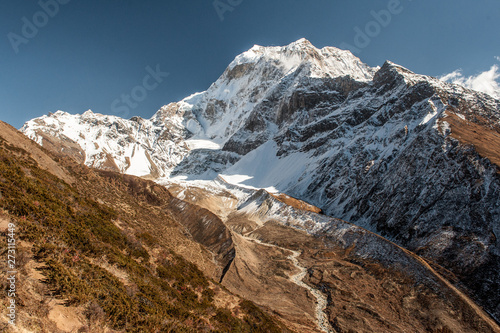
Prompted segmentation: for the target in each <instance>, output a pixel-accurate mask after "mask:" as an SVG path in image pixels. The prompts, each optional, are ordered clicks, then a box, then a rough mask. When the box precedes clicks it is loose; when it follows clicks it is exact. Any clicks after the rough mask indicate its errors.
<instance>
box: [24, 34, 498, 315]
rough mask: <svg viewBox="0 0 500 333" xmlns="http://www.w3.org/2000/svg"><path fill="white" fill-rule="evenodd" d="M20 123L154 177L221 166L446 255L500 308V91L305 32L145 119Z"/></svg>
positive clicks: (474, 292) (469, 285)
mask: <svg viewBox="0 0 500 333" xmlns="http://www.w3.org/2000/svg"><path fill="white" fill-rule="evenodd" d="M22 131H23V132H24V133H25V134H26V135H27V136H29V137H30V138H32V139H34V140H35V141H37V142H38V143H40V144H42V145H43V146H44V147H46V148H47V149H51V150H54V151H58V152H59V153H61V152H62V153H64V154H67V155H69V156H71V157H72V158H74V159H75V160H77V161H82V160H84V163H85V164H86V165H88V166H93V167H97V168H101V169H108V170H115V171H119V172H122V173H126V174H132V175H136V176H142V177H147V178H150V179H154V180H156V181H157V182H158V183H164V182H166V181H171V180H172V178H174V177H175V178H174V179H188V180H200V179H202V180H211V179H215V178H216V177H217V175H219V174H220V175H222V177H223V178H224V179H225V180H226V181H228V182H230V183H233V184H236V185H240V186H252V187H255V188H274V190H277V191H279V192H282V193H286V194H288V195H290V196H292V197H294V198H297V199H301V200H304V201H306V202H309V203H311V204H313V205H314V206H316V207H319V209H321V210H322V211H323V212H324V213H326V214H327V215H330V216H333V217H336V218H341V219H343V220H346V221H349V222H352V223H354V224H357V225H359V226H362V227H365V228H367V229H369V230H371V231H374V232H377V233H379V234H380V235H383V236H385V237H387V238H389V239H391V240H392V241H394V242H396V243H397V244H398V245H400V246H403V247H405V248H407V249H409V250H411V251H414V252H416V253H417V254H419V255H421V256H423V257H425V258H427V259H429V260H431V261H432V262H435V263H436V264H438V265H442V266H443V267H445V268H446V269H448V270H449V271H450V272H451V274H453V275H454V278H455V279H456V281H458V282H459V283H460V286H461V288H463V290H465V291H466V292H467V293H468V294H469V295H471V296H472V297H473V298H474V299H475V300H476V301H477V302H478V303H479V304H481V306H483V307H484V308H485V309H486V310H487V311H488V312H489V313H490V314H491V315H493V316H494V317H495V318H496V319H497V320H499V318H500V308H499V304H500V294H499V293H498V292H494V291H496V290H498V289H500V286H499V285H498V281H499V280H500V276H499V274H500V273H499V272H500V245H499V243H498V241H497V237H498V235H499V234H500V222H499V221H500V195H499V194H500V174H499V170H500V167H499V163H500V162H499V161H500V160H499V156H498V151H500V146H499V144H500V101H499V100H496V99H494V98H492V97H490V96H489V95H485V94H482V93H478V92H475V91H471V90H467V89H465V88H463V87H461V86H456V85H451V84H447V83H444V82H441V81H439V80H437V79H435V78H432V77H428V76H423V75H418V74H414V73H412V72H411V71H409V70H408V69H405V68H403V67H401V66H398V65H396V64H394V63H391V62H386V63H385V64H383V66H382V67H380V68H371V67H369V66H367V65H365V64H363V63H362V62H361V61H360V60H359V59H358V58H356V57H354V56H353V55H352V54H351V53H350V52H348V51H342V50H339V49H336V48H323V49H317V48H315V47H314V46H312V45H311V44H310V43H309V42H308V41H306V40H299V41H297V42H295V43H292V44H290V45H288V46H285V47H260V46H255V47H253V48H252V49H251V50H249V51H247V52H245V53H243V54H242V55H240V56H238V57H236V59H235V60H234V61H233V62H232V63H231V64H230V65H229V66H228V68H227V69H226V71H225V72H224V73H223V74H222V75H221V77H220V78H219V79H218V80H217V81H216V82H215V83H214V84H212V85H211V86H210V87H209V89H208V90H207V91H205V92H202V93H198V94H195V95H192V96H190V97H188V98H186V99H184V100H182V101H180V102H178V103H172V104H170V105H167V106H165V107H163V108H162V109H161V110H159V111H158V112H157V113H156V114H155V115H154V116H153V117H152V118H151V119H149V120H145V119H140V118H132V119H130V120H124V119H120V118H117V117H113V116H104V115H99V114H94V113H92V112H90V111H88V112H85V113H84V114H83V115H69V114H67V113H64V112H57V113H55V114H52V115H49V116H45V117H41V118H38V119H34V120H32V121H30V122H28V123H26V124H25V126H24V127H23V128H22ZM82 156H84V158H83V157H82ZM334 225H335V224H334V223H330V224H329V223H325V224H318V223H315V222H313V223H312V224H310V225H307V226H306V227H304V228H303V229H304V230H306V231H308V232H309V233H313V234H316V235H318V234H322V233H324V232H333V231H332V229H331V228H332V226H334ZM458 282H457V283H458Z"/></svg>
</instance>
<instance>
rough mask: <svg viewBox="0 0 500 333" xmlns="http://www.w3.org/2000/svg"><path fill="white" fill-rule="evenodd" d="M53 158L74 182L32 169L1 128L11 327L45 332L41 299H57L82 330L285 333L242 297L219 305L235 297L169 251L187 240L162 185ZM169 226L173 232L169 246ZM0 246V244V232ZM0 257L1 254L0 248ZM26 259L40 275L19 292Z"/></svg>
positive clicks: (0, 187)
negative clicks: (14, 317)
mask: <svg viewBox="0 0 500 333" xmlns="http://www.w3.org/2000/svg"><path fill="white" fill-rule="evenodd" d="M19 135H21V134H19ZM45 153H46V154H49V153H48V152H45ZM55 159H56V160H57V158H55ZM58 162H59V163H60V164H62V165H65V167H66V170H67V171H68V173H69V174H70V175H71V177H73V178H74V179H75V183H74V184H68V183H66V182H65V181H63V180H61V179H60V178H57V177H56V176H54V175H53V174H51V173H49V172H48V171H45V170H43V169H42V168H40V166H39V165H38V163H37V161H36V160H35V159H34V157H33V156H32V155H31V154H30V153H29V152H28V151H26V150H24V149H22V148H19V147H16V146H14V145H11V144H10V142H8V141H6V140H5V139H4V138H3V137H2V135H1V134H0V193H1V195H0V208H1V209H2V213H1V215H2V218H3V219H8V220H9V221H10V222H13V223H14V224H16V226H17V230H16V233H17V234H16V237H17V242H18V244H20V245H19V247H18V253H17V265H18V267H17V269H18V270H19V275H18V280H19V286H18V289H19V293H18V295H17V304H18V325H22V326H23V327H25V328H26V329H30V330H34V331H40V332H43V331H46V332H50V331H53V329H54V327H53V325H52V324H51V323H50V322H49V321H48V320H47V313H48V312H49V311H50V307H49V305H48V303H49V301H48V299H49V298H50V299H52V298H56V299H58V300H59V301H60V302H63V303H64V304H65V305H67V306H70V307H71V308H74V309H77V310H76V311H77V312H78V316H79V318H80V320H81V322H82V326H81V327H80V330H81V331H92V332H95V331H99V330H101V331H105V330H117V331H126V332H281V331H283V330H285V329H284V327H283V326H282V325H281V324H280V323H279V322H277V321H276V319H275V318H274V317H272V316H270V315H269V314H267V313H265V312H263V311H262V310H261V309H260V308H259V307H257V306H256V305H254V304H253V303H251V302H249V301H245V300H240V299H238V301H237V302H236V304H232V306H231V307H221V306H218V305H219V304H220V303H221V302H219V301H218V299H220V298H223V297H234V296H231V295H229V293H228V292H227V291H225V290H224V289H223V288H222V287H220V286H219V285H218V284H217V283H215V282H214V281H213V280H211V279H210V278H208V277H206V276H205V275H204V274H203V272H202V271H200V270H199V269H198V267H197V265H195V264H193V263H192V262H189V261H188V260H186V259H185V256H181V255H179V254H177V253H176V251H175V249H176V246H179V244H180V243H183V244H184V245H185V246H184V251H186V249H185V247H186V245H191V246H195V245H194V244H195V243H194V242H192V241H191V240H189V237H188V235H184V236H185V238H186V239H185V240H183V239H181V238H182V233H180V232H179V230H182V228H180V227H179V225H178V224H177V222H176V221H175V219H174V217H173V215H172V214H170V213H169V212H168V210H166V209H165V208H164V204H166V203H168V200H169V194H168V192H167V193H165V192H166V190H165V189H159V188H158V187H154V185H152V184H151V183H149V182H147V181H144V180H141V179H138V178H131V177H124V176H121V175H116V174H111V173H102V172H98V171H94V170H90V169H87V168H86V167H84V166H79V165H76V164H72V162H70V161H62V160H58ZM97 192H100V193H97ZM156 192H160V193H159V194H158V193H156ZM141 203H142V204H141ZM149 206H151V207H152V210H151V216H148V209H147V208H148V207H149ZM153 208H154V209H153ZM141 222H144V223H141ZM169 228H170V229H169ZM168 231H172V238H173V240H172V244H171V246H169V239H168V238H169V234H168ZM175 233H176V234H175ZM1 243H2V249H6V237H5V236H2V237H1ZM192 251H194V252H196V251H198V252H199V253H201V254H200V256H202V255H203V251H205V250H203V249H200V248H199V246H198V248H196V249H192ZM1 255H2V257H6V251H5V250H4V251H3V252H2V254H1ZM30 262H35V263H36V264H37V267H39V271H41V273H42V276H43V279H41V280H40V284H41V286H38V287H36V288H35V287H32V286H31V287H29V288H28V286H27V285H25V286H24V287H26V289H25V290H23V280H24V281H28V280H29V269H28V266H27V265H28V263H30ZM2 271H3V272H4V271H6V269H3V268H2ZM3 281H5V277H2V282H3ZM28 289H29V290H28ZM35 296H36V297H35ZM35 298H37V299H38V298H39V299H40V300H41V301H37V302H35V300H34V299H35ZM5 302H6V301H2V303H4V304H2V307H3V305H5V304H6V303H5ZM233 303H234V302H233ZM2 320H3V319H2ZM0 325H1V324H0ZM3 325H4V327H3V328H5V327H7V325H6V324H3ZM51 325H52V326H51ZM0 328H1V327H0Z"/></svg>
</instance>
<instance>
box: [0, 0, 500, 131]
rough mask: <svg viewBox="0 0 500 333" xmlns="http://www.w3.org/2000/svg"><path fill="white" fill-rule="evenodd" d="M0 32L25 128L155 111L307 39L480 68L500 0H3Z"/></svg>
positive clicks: (4, 67) (367, 58) (5, 71)
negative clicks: (43, 119) (263, 50)
mask: <svg viewBox="0 0 500 333" xmlns="http://www.w3.org/2000/svg"><path fill="white" fill-rule="evenodd" d="M54 4H57V6H55V5H54ZM216 7H217V8H216ZM44 8H45V9H44ZM374 13H375V14H374ZM387 14H389V15H387ZM359 31H361V33H362V34H363V35H365V36H364V37H360V36H359V35H360V33H359ZM0 37H1V38H0V88H1V89H0V120H3V121H6V122H8V123H10V124H12V125H13V126H15V127H17V128H19V127H21V126H22V124H23V123H24V122H25V121H26V120H29V119H31V118H34V117H38V116H41V115H43V114H47V113H48V112H55V111H57V110H64V111H67V112H70V113H83V112H84V111H86V110H88V109H92V110H93V111H94V112H99V113H103V114H117V115H120V116H127V117H131V116H133V115H140V116H142V117H144V118H149V117H151V116H152V115H153V114H154V113H155V112H156V110H158V109H159V108H160V107H161V106H162V105H165V104H168V103H169V102H173V101H178V100H181V99H182V98H184V97H186V96H188V95H190V94H192V93H194V92H198V91H203V90H206V89H207V88H208V87H209V86H210V84H211V83H212V82H214V81H215V80H216V79H217V78H218V77H219V76H220V74H222V72H223V71H224V69H225V68H226V66H227V65H228V64H229V63H230V62H231V61H232V59H233V58H234V57H235V56H236V55H238V54H240V53H241V52H244V51H246V50H247V49H249V48H251V47H252V46H253V45H254V44H259V45H266V46H267V45H286V44H289V43H291V42H293V41H295V40H297V39H299V38H301V37H305V38H307V39H309V40H310V41H311V42H312V43H313V44H314V45H315V46H317V47H323V46H337V47H340V46H344V47H350V48H351V49H356V52H355V54H356V55H357V56H358V57H360V58H361V60H362V61H364V62H366V63H367V64H369V65H371V66H377V65H382V64H383V62H384V61H385V60H386V59H389V60H391V61H393V62H396V63H398V64H400V65H403V66H405V67H407V68H409V69H411V70H413V71H414V72H417V73H421V74H428V75H432V76H441V75H443V74H448V73H451V72H454V71H455V70H457V69H462V72H461V75H463V76H465V77H468V76H471V75H477V74H478V73H481V72H484V71H488V70H490V68H492V66H493V65H495V64H500V61H499V59H500V58H495V57H499V56H500V1H498V0H476V1H470V0H438V1H437V0H413V1H412V0H382V1H378V0H377V1H374V0H355V1H354V0H353V1H348V0H308V1H306V0H216V1H215V2H214V1H213V0H177V1H174V0H161V1H160V0H154V1H153V0H149V1H148V0H144V1H132V0H41V1H32V0H22V1H15V0H4V1H1V2H0ZM150 72H153V73H154V72H156V74H155V75H151V74H150ZM166 73H168V76H167V75H166ZM148 75H149V76H148ZM155 78H156V79H155ZM144 79H146V80H144ZM462 79H463V78H462ZM146 88H147V89H146ZM132 92H133V93H134V96H135V99H132V100H129V101H128V102H126V101H124V100H122V96H123V95H130V94H131V93H132ZM125 110H127V112H126V111H125Z"/></svg>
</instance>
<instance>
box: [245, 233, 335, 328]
mask: <svg viewBox="0 0 500 333" xmlns="http://www.w3.org/2000/svg"><path fill="white" fill-rule="evenodd" d="M242 237H243V238H245V239H246V240H248V241H251V242H255V243H258V244H260V245H264V246H269V247H275V248H277V249H280V250H282V251H286V252H291V253H292V254H291V255H289V256H288V257H287V259H289V260H290V261H291V262H292V263H293V265H294V266H295V267H296V268H297V269H298V270H299V273H297V274H294V275H290V276H289V277H290V281H292V282H293V283H295V284H296V285H298V286H299V287H301V288H304V289H307V290H309V292H310V293H311V294H312V295H313V296H314V297H315V298H316V309H315V314H316V320H317V325H318V328H319V330H320V331H322V332H327V333H332V332H335V331H334V330H333V329H332V328H331V327H330V324H329V322H328V317H327V315H326V313H325V309H326V306H327V305H328V301H327V299H326V297H325V295H323V293H321V292H320V291H319V290H317V289H314V288H313V287H311V286H309V285H308V284H306V283H304V282H303V281H302V280H303V279H304V277H305V276H306V274H307V268H305V267H304V266H302V265H300V263H299V261H298V259H297V258H298V257H299V256H300V254H301V253H300V252H299V251H293V250H290V249H287V248H284V247H280V246H277V245H274V244H269V243H264V242H261V241H260V240H258V239H255V238H252V237H248V236H242Z"/></svg>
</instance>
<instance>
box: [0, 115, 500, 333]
mask: <svg viewBox="0 0 500 333" xmlns="http://www.w3.org/2000/svg"><path fill="white" fill-rule="evenodd" d="M0 129H1V132H0V171H1V173H0V191H1V193H2V195H1V197H0V207H1V211H0V232H2V233H4V234H5V233H7V225H8V223H14V224H15V225H16V228H17V232H16V235H17V237H18V239H17V240H18V242H19V246H18V252H17V256H18V259H19V261H18V264H17V265H18V266H17V269H18V271H19V274H18V276H17V277H18V280H19V285H18V296H17V298H16V301H17V302H18V304H19V307H18V312H17V315H18V321H17V325H18V327H19V328H22V329H27V330H29V329H31V328H32V327H34V326H36V327H37V330H41V331H50V332H72V331H75V330H78V331H84V332H106V331H110V330H114V331H126V332H144V331H147V332H150V331H155V330H160V331H161V330H164V331H169V330H170V331H178V332H182V331H185V332H195V331H198V332H199V331H215V332H330V331H333V330H335V331H339V332H349V331H350V330H352V329H357V330H363V331H370V332H387V330H390V331H392V332H405V331H419V332H420V331H445V332H446V331H450V330H451V331H460V332H477V331H481V332H496V331H498V330H499V329H498V327H497V326H496V324H495V323H494V322H493V321H492V320H491V319H490V318H489V317H488V316H487V315H486V314H485V313H484V312H483V311H482V310H481V309H480V308H479V307H478V306H476V305H475V304H474V303H473V302H472V301H471V300H470V299H469V298H467V297H466V296H465V295H463V294H462V293H460V292H459V291H458V290H456V289H455V288H454V287H453V286H452V285H451V284H450V283H449V282H448V281H447V280H446V279H444V278H443V277H441V275H439V274H438V273H437V272H436V271H435V270H434V269H432V268H431V267H429V265H428V264H427V263H426V262H424V261H423V260H422V259H420V258H419V257H417V256H416V255H414V254H412V253H410V252H409V251H406V250H404V249H402V248H400V247H398V246H396V245H395V244H393V243H391V242H389V241H387V240H385V239H383V238H382V237H380V236H377V235H375V234H373V233H371V232H369V231H367V230H364V229H362V228H359V227H356V226H354V225H352V224H349V223H347V222H344V221H342V220H338V219H334V218H330V217H328V216H325V215H319V214H317V212H318V209H317V208H316V207H314V206H312V205H309V204H306V203H305V202H302V201H300V200H298V199H293V198H291V197H289V196H285V195H272V194H269V193H268V192H266V191H264V190H259V191H256V190H249V189H243V188H240V187H238V186H234V185H231V184H228V183H225V182H223V181H222V180H220V179H219V180H218V181H217V182H205V183H201V184H198V186H193V184H188V183H170V184H167V188H168V189H167V188H166V187H164V186H161V185H158V184H157V183H154V182H152V181H150V180H144V179H141V178H138V177H135V176H129V175H123V174H119V173H115V172H112V171H103V170H98V169H91V168H88V167H86V166H84V165H80V164H77V163H76V162H75V161H73V160H72V159H69V158H67V157H65V156H62V155H59V156H56V155H54V154H52V153H50V152H48V151H47V150H45V149H43V148H42V147H40V146H38V145H37V144H36V143H34V142H32V141H30V140H28V139H27V138H26V137H24V136H23V135H22V134H21V133H19V132H17V131H16V130H15V129H14V128H12V127H10V126H8V125H6V124H4V123H1V122H0ZM211 211H213V212H215V213H212V212H211ZM314 225H323V226H324V227H325V229H324V230H323V231H321V232H317V234H316V235H315V236H313V235H311V234H308V233H306V232H304V230H308V229H309V228H311V227H313V226H314ZM5 239H6V237H2V243H5V244H4V245H6V240H5ZM2 271H3V272H5V271H6V270H2ZM2 276H3V277H4V278H5V273H2ZM219 282H220V283H219ZM245 299H247V300H245ZM6 302H7V299H6V298H3V299H2V300H1V302H0V303H1V304H3V305H6ZM253 302H254V303H253ZM256 304H257V305H256ZM0 325H2V326H0V327H2V329H6V330H7V332H9V329H10V328H9V326H8V325H7V324H6V323H5V322H4V321H0Z"/></svg>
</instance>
